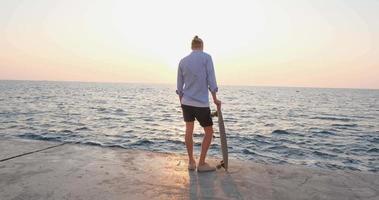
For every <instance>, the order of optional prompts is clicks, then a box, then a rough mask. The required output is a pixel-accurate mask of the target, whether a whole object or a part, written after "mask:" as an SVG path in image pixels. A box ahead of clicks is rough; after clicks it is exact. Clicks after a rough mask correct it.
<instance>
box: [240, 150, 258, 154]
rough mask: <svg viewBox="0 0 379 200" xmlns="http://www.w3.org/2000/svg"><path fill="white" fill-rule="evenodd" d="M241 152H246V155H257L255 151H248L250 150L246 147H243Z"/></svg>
mask: <svg viewBox="0 0 379 200" xmlns="http://www.w3.org/2000/svg"><path fill="white" fill-rule="evenodd" d="M242 153H243V154H248V155H257V154H256V153H254V152H252V151H250V150H248V149H243V150H242Z"/></svg>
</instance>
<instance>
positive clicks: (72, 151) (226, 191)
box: [0, 139, 379, 200]
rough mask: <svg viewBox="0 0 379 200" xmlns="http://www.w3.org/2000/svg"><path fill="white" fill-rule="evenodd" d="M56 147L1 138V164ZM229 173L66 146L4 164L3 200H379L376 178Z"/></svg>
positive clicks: (166, 157) (274, 169)
mask: <svg viewBox="0 0 379 200" xmlns="http://www.w3.org/2000/svg"><path fill="white" fill-rule="evenodd" d="M57 144H59V143H54V142H45V141H34V140H21V139H20V140H11V139H1V140H0V150H1V151H0V158H6V157H12V156H15V155H19V154H24V153H26V152H30V151H36V150H40V149H44V148H47V147H50V146H56V145H57ZM183 148H184V146H183ZM210 162H213V163H215V162H216V161H215V160H211V161H210ZM229 166H230V172H228V173H226V172H225V171H223V170H219V171H216V172H210V173H197V172H188V170H187V163H186V156H185V155H177V154H164V153H154V152H147V151H139V150H126V149H120V148H102V147H96V146H86V145H75V144H64V145H61V146H56V147H52V148H50V149H46V150H42V151H38V152H34V153H30V154H26V155H23V156H20V157H15V158H12V159H9V160H5V161H2V162H0V199H1V200H8V199H91V200H94V199H102V200H103V199H258V200H264V199H291V200H293V199H343V200H347V199H372V200H374V199H375V200H377V199H379V196H378V194H379V193H378V190H379V175H378V174H377V173H366V172H351V171H329V170H318V169H310V168H306V167H302V166H293V165H291V166H289V165H264V164H257V163H254V162H244V161H237V160H231V161H230V165H229Z"/></svg>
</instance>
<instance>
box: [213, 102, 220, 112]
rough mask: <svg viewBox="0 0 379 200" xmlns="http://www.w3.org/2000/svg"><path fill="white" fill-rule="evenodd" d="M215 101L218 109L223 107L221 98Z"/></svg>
mask: <svg viewBox="0 0 379 200" xmlns="http://www.w3.org/2000/svg"><path fill="white" fill-rule="evenodd" d="M213 103H215V104H216V106H217V110H219V109H221V101H220V100H218V99H215V100H213Z"/></svg>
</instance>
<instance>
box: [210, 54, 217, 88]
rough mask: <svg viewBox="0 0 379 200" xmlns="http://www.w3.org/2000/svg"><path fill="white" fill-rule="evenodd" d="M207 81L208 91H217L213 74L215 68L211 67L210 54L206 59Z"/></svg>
mask: <svg viewBox="0 0 379 200" xmlns="http://www.w3.org/2000/svg"><path fill="white" fill-rule="evenodd" d="M207 82H208V87H209V91H211V92H217V91H218V87H217V82H216V75H215V70H214V67H213V61H212V57H211V56H209V58H208V59H207Z"/></svg>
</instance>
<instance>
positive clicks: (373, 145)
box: [0, 80, 379, 172]
mask: <svg viewBox="0 0 379 200" xmlns="http://www.w3.org/2000/svg"><path fill="white" fill-rule="evenodd" d="M219 99H220V100H221V101H222V110H223V116H224V121H225V127H226V134H227V141H228V150H229V157H230V158H232V159H239V160H252V161H254V162H258V163H267V164H276V165H304V166H308V167H313V168H322V169H331V170H351V171H370V172H378V171H379V90H369V89H323V88H292V87H253V86H220V87H219ZM211 110H215V106H214V105H212V104H211ZM213 120H214V124H215V125H216V126H214V130H215V134H214V135H215V137H214V138H213V141H212V144H211V147H210V149H209V151H208V155H211V156H214V157H216V158H221V153H220V138H219V133H218V126H217V118H214V119H213ZM184 131H185V127H184V121H183V117H182V112H181V107H180V103H179V100H178V97H177V95H176V94H175V85H174V84H172V85H164V84H162V85H159V84H132V83H84V82H49V81H4V80H3V81H0V139H6V138H23V139H30V140H47V141H59V142H68V143H78V144H82V145H96V146H100V147H102V148H109V147H119V148H125V149H140V150H147V151H154V152H170V153H178V154H186V149H185V143H184V134H185V133H184ZM203 135H204V134H203V130H202V128H201V127H200V125H199V124H198V123H197V122H196V124H195V131H194V151H195V155H199V153H200V147H201V141H202V139H203Z"/></svg>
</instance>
